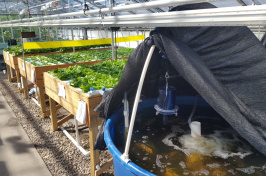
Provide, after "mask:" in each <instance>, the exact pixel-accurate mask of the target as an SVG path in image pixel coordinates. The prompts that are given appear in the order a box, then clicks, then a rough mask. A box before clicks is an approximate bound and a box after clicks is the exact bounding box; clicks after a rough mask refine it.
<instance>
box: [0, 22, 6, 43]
mask: <svg viewBox="0 0 266 176" xmlns="http://www.w3.org/2000/svg"><path fill="white" fill-rule="evenodd" d="M0 22H1V18H0ZM1 32H2V39H3V43H5V36H4V31H3V28H2V27H1Z"/></svg>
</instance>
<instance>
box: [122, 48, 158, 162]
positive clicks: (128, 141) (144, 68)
mask: <svg viewBox="0 0 266 176" xmlns="http://www.w3.org/2000/svg"><path fill="white" fill-rule="evenodd" d="M154 49H155V45H152V46H151V48H150V51H149V53H148V56H147V59H146V61H145V64H144V67H143V70H142V73H141V76H140V81H139V86H138V89H137V94H136V97H135V101H134V106H133V110H132V115H131V120H130V125H129V130H128V135H127V141H126V147H125V152H124V153H123V155H121V159H122V160H123V161H125V162H126V163H128V162H129V158H128V151H129V147H130V142H131V137H132V132H133V127H134V122H135V118H136V113H137V109H138V104H139V100H140V94H141V90H142V86H143V82H144V79H145V76H146V73H147V70H148V66H149V63H150V60H151V57H152V54H153V51H154Z"/></svg>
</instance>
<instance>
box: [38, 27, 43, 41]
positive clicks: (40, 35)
mask: <svg viewBox="0 0 266 176" xmlns="http://www.w3.org/2000/svg"><path fill="white" fill-rule="evenodd" d="M38 30H39V38H40V41H42V31H41V28H40V27H38Z"/></svg>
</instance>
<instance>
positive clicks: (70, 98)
mask: <svg viewBox="0 0 266 176" xmlns="http://www.w3.org/2000/svg"><path fill="white" fill-rule="evenodd" d="M58 83H60V84H62V85H63V86H64V88H65V92H66V96H65V98H63V97H59V96H58V91H59V88H58ZM44 85H45V91H46V93H47V95H48V96H49V97H50V98H49V100H50V99H53V100H54V101H55V102H57V103H59V104H61V105H62V107H64V108H65V109H66V110H68V111H69V112H70V113H71V114H76V113H77V109H78V101H79V99H81V100H83V101H84V102H86V104H87V106H88V108H87V114H88V121H89V123H88V124H87V125H88V126H89V144H90V157H91V174H92V175H96V174H98V175H99V174H100V173H102V172H104V171H105V170H106V169H107V168H109V167H110V166H111V163H112V162H110V163H109V164H107V165H104V167H102V168H101V169H100V170H96V165H97V164H99V163H100V158H99V157H100V153H99V150H94V147H93V146H94V143H95V141H96V137H97V134H98V125H99V124H100V122H101V121H102V119H100V118H99V117H98V113H97V112H95V111H94V110H93V109H94V108H95V107H96V106H97V105H98V104H99V103H100V102H101V99H102V96H101V95H94V96H90V95H88V94H85V93H83V92H81V91H80V90H78V89H76V88H74V87H72V86H70V85H68V84H67V83H65V82H63V81H61V80H59V79H57V78H55V77H53V76H52V75H50V74H48V73H44ZM51 103H53V102H51ZM51 103H50V109H53V110H54V108H53V107H52V106H55V103H53V104H51ZM51 113H52V111H51ZM73 116H74V115H73ZM68 118H70V117H65V118H64V120H63V121H57V124H56V125H55V123H56V122H55V121H56V120H55V118H54V117H53V119H52V129H53V130H55V129H57V128H58V126H59V125H62V124H63V122H66V121H67V119H68Z"/></svg>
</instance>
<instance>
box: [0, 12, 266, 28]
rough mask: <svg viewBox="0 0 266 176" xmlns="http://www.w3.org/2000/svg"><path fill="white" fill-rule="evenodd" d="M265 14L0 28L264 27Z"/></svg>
mask: <svg viewBox="0 0 266 176" xmlns="http://www.w3.org/2000/svg"><path fill="white" fill-rule="evenodd" d="M265 15H266V12H265V13H264V14H249V15H247V14H238V13H236V14H235V15H232V14H223V15H219V16H217V15H209V16H197V18H195V17H193V16H186V17H185V16H182V17H177V16H174V17H168V18H152V19H151V18H149V19H131V20H117V19H112V20H109V21H104V22H102V21H100V20H98V21H97V20H95V21H90V22H89V23H88V22H86V23H85V22H83V23H81V22H80V23H73V22H72V23H70V22H69V23H45V22H43V23H34V24H33V23H20V24H7V25H3V24H2V25H0V27H36V26H41V27H58V26H63V27H73V26H75V27H78V26H82V27H84V26H85V27H103V26H104V27H182V26H187V27H195V26H266V18H265Z"/></svg>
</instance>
